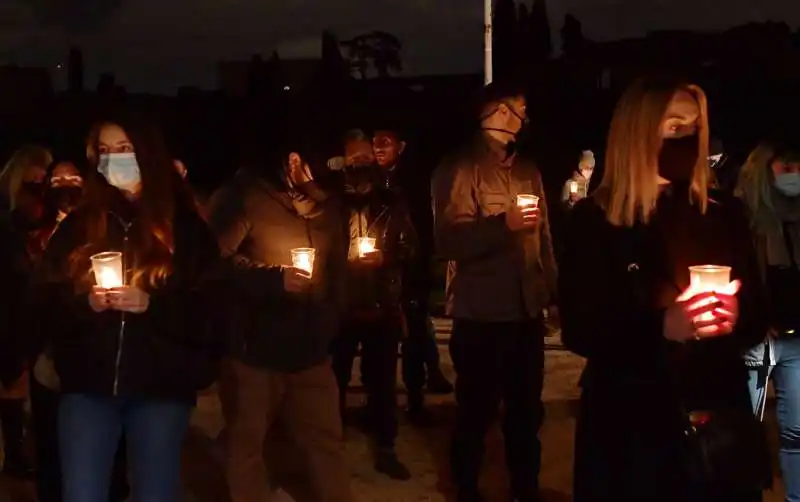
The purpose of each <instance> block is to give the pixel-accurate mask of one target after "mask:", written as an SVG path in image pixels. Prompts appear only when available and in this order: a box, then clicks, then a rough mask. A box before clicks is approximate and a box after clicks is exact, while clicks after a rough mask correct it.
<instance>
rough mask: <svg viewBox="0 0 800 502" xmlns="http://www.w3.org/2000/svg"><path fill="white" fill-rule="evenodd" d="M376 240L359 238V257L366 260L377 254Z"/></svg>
mask: <svg viewBox="0 0 800 502" xmlns="http://www.w3.org/2000/svg"><path fill="white" fill-rule="evenodd" d="M375 242H376V241H375V238H374V237H359V238H358V256H359V258H364V257H365V256H367V255H368V254H370V253H374V252H375Z"/></svg>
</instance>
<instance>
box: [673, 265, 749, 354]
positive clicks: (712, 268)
mask: <svg viewBox="0 0 800 502" xmlns="http://www.w3.org/2000/svg"><path fill="white" fill-rule="evenodd" d="M689 274H690V285H689V287H688V288H687V289H686V291H684V292H683V293H681V295H680V296H679V297H678V299H677V302H678V304H680V305H682V307H683V309H684V314H685V316H686V318H687V319H688V321H689V322H690V323H691V325H692V326H693V328H694V330H695V336H696V337H697V338H706V337H713V336H720V335H728V334H730V333H731V332H733V328H734V326H735V325H736V321H737V320H738V318H739V301H738V299H737V298H736V294H737V293H738V292H739V288H740V287H741V283H740V282H739V281H732V282H731V280H730V274H731V268H730V267H724V266H717V265H699V266H694V267H689Z"/></svg>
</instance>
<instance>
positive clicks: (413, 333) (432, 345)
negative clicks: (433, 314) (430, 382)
mask: <svg viewBox="0 0 800 502" xmlns="http://www.w3.org/2000/svg"><path fill="white" fill-rule="evenodd" d="M404 311H405V315H406V323H407V324H408V338H406V339H405V340H403V345H402V351H401V353H402V364H403V383H404V384H405V387H406V390H407V391H408V398H409V403H410V404H422V403H421V400H422V389H423V387H425V382H426V381H427V376H428V372H429V371H431V370H432V369H436V368H438V367H439V348H438V347H437V346H436V334H435V333H432V332H431V331H430V330H429V329H428V314H429V312H428V309H427V308H426V307H424V306H422V305H421V304H414V305H409V306H408V307H407V308H406V309H405V310H404ZM413 400H419V401H420V402H419V403H411V401H413Z"/></svg>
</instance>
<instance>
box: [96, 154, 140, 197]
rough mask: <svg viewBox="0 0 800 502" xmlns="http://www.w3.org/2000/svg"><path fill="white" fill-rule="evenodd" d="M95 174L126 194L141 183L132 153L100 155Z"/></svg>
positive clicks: (134, 155) (137, 164) (137, 165)
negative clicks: (101, 176) (97, 173)
mask: <svg viewBox="0 0 800 502" xmlns="http://www.w3.org/2000/svg"><path fill="white" fill-rule="evenodd" d="M97 172H99V173H100V174H102V175H103V177H105V179H106V181H108V184H109V185H111V186H113V187H116V188H118V189H120V190H125V191H128V192H130V191H132V190H133V189H134V188H136V185H138V184H139V182H141V181H142V178H141V173H140V172H139V163H138V162H137V161H136V154H134V153H103V154H100V162H99V163H98V164H97Z"/></svg>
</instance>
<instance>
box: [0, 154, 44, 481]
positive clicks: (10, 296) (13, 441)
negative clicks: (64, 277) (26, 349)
mask: <svg viewBox="0 0 800 502" xmlns="http://www.w3.org/2000/svg"><path fill="white" fill-rule="evenodd" d="M52 160H53V157H52V154H51V153H50V151H49V150H48V149H46V148H44V147H42V146H39V145H26V146H23V147H21V148H19V149H18V150H17V151H16V152H14V154H13V155H12V156H11V158H10V159H9V161H8V163H7V164H6V166H5V168H4V169H3V171H2V173H0V189H2V195H3V197H4V198H5V201H6V203H7V206H8V207H7V209H8V211H7V212H6V213H5V214H4V215H3V217H2V218H0V284H1V285H2V288H3V298H4V301H3V303H2V306H0V319H1V320H2V322H0V325H2V326H3V330H2V332H1V333H0V336H2V338H3V339H4V340H5V342H6V343H4V345H6V346H5V347H3V348H2V349H0V350H3V351H4V352H9V351H8V348H9V345H8V344H13V343H16V342H17V341H18V340H19V339H21V338H23V339H24V338H27V337H28V336H30V335H29V334H30V332H31V331H33V324H32V323H29V322H27V319H24V318H21V317H20V316H18V315H17V314H18V313H19V312H20V307H21V306H22V305H21V303H20V301H19V299H20V298H21V295H20V293H21V292H22V291H25V289H26V288H27V287H28V283H29V281H30V279H31V278H32V274H33V269H34V267H35V265H36V263H37V262H38V261H39V260H40V259H41V257H42V253H43V251H44V245H45V243H46V242H47V235H49V232H50V230H51V229H52V227H53V224H55V219H54V218H48V215H47V211H46V207H45V201H44V192H45V190H44V189H45V184H44V179H45V176H46V169H47V167H48V165H49V164H50V162H52ZM4 364H5V363H4ZM6 366H7V367H5V368H3V372H4V373H7V374H9V375H11V374H14V375H15V376H19V379H18V380H17V381H15V382H10V381H9V382H5V385H2V386H0V426H1V427H2V433H3V450H4V453H5V458H4V460H3V472H4V473H6V474H9V475H18V476H19V475H28V474H30V468H29V466H28V462H27V461H26V460H25V458H24V455H23V452H22V442H23V433H24V414H25V412H24V407H25V401H26V400H27V398H28V393H29V385H28V384H29V380H28V374H27V371H23V370H24V369H25V367H26V365H19V364H16V362H12V363H11V364H8V365H6ZM20 373H21V375H20Z"/></svg>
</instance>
